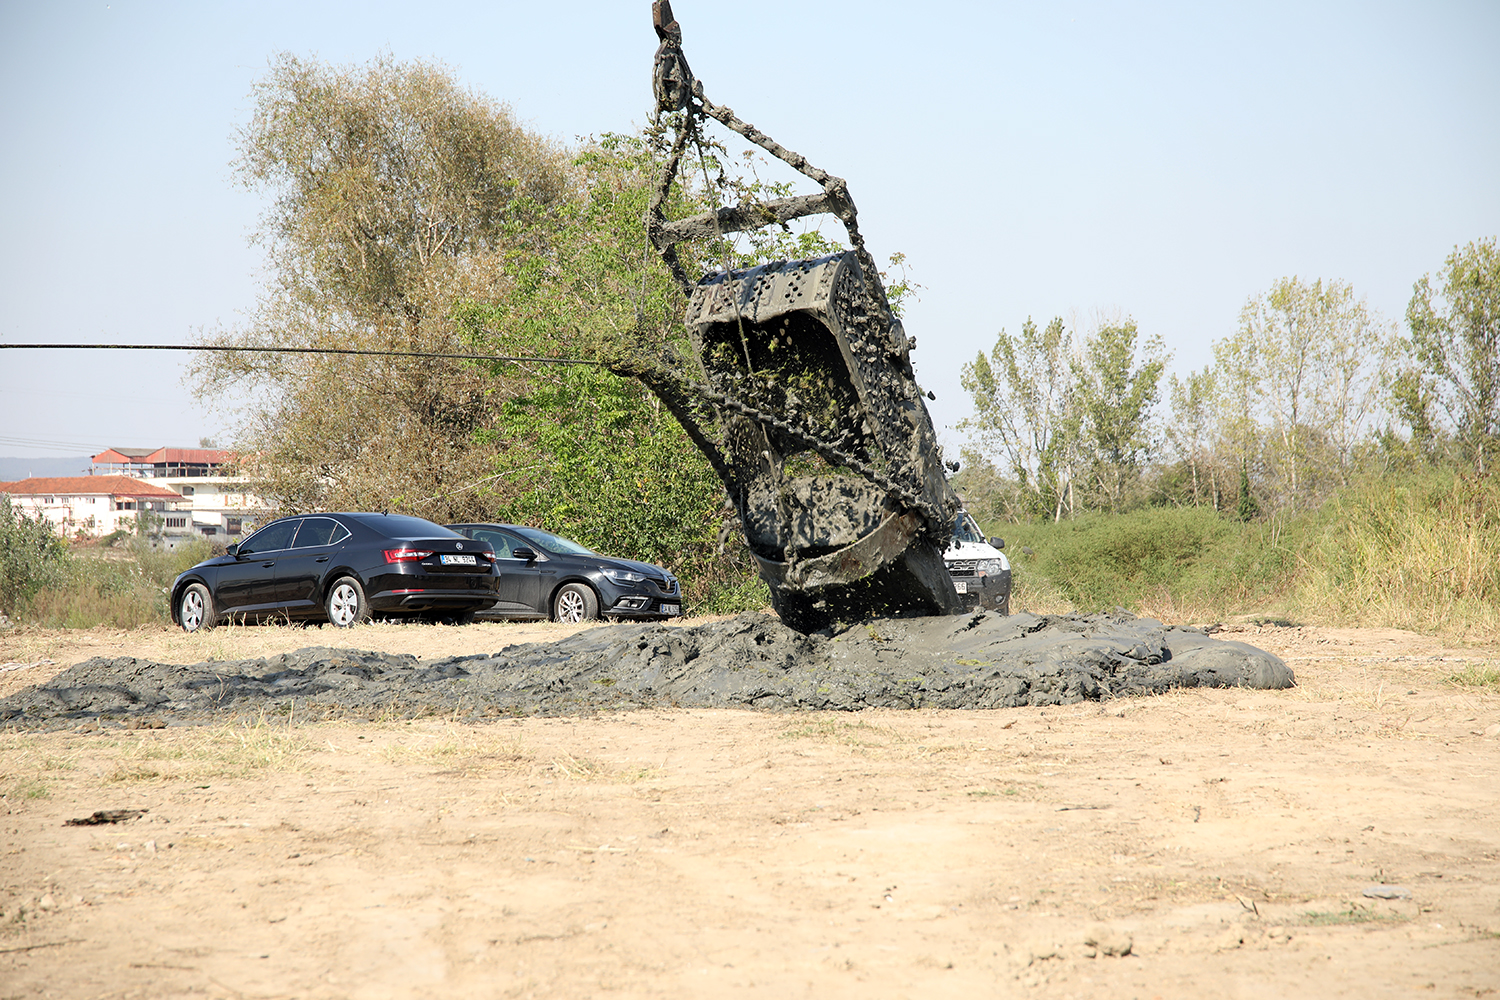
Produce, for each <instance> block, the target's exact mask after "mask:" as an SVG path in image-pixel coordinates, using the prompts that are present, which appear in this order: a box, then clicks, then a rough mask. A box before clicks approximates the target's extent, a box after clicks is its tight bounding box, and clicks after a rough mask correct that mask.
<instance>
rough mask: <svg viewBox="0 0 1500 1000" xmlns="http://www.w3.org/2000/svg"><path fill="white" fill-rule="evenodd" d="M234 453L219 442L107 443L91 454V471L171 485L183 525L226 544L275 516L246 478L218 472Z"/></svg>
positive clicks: (162, 486) (166, 486) (166, 485)
mask: <svg viewBox="0 0 1500 1000" xmlns="http://www.w3.org/2000/svg"><path fill="white" fill-rule="evenodd" d="M233 457H234V455H233V453H232V452H228V451H224V450H223V449H220V448H154V449H153V448H110V449H108V450H107V451H102V452H100V453H99V454H97V455H95V456H94V458H93V471H94V474H95V475H96V476H97V475H101V474H104V475H108V474H118V475H122V476H132V477H135V478H138V479H140V480H141V481H142V482H145V483H150V484H152V485H153V486H159V487H161V488H163V489H167V490H171V491H172V492H173V493H176V494H177V495H178V496H180V497H182V498H183V500H184V501H185V502H184V503H183V504H181V505H179V507H178V508H177V510H185V511H187V512H188V520H187V523H186V526H185V528H183V529H182V530H184V531H185V532H191V533H192V534H195V535H204V536H207V537H209V538H212V539H214V540H216V541H220V542H223V543H225V544H228V543H231V542H237V541H239V540H240V538H242V537H243V536H244V535H247V534H249V533H250V532H251V531H254V530H255V528H256V526H257V525H258V524H259V523H263V522H265V521H267V520H270V519H271V518H272V517H274V516H275V514H274V512H271V511H270V510H269V508H267V506H266V504H265V503H264V502H262V501H261V499H260V498H259V497H257V496H255V494H253V493H251V492H249V491H248V490H247V489H246V488H245V487H246V485H247V484H248V483H249V480H248V479H245V478H243V477H239V476H226V475H223V474H222V471H221V470H222V469H223V467H224V466H225V465H227V464H228V463H229V462H230V461H231V460H232V459H233ZM168 533H169V534H170V533H172V532H170V531H169V532H168Z"/></svg>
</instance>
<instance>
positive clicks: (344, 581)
mask: <svg viewBox="0 0 1500 1000" xmlns="http://www.w3.org/2000/svg"><path fill="white" fill-rule="evenodd" d="M323 610H325V611H327V612H328V620H329V621H330V622H332V623H333V624H334V625H336V626H338V627H339V628H348V627H349V626H350V625H358V624H359V623H360V622H367V621H369V620H370V604H369V602H368V601H366V600H365V588H363V587H361V586H360V585H359V581H358V580H356V579H354V578H353V577H348V576H341V577H339V578H338V579H337V580H335V581H334V583H333V586H332V587H329V588H328V599H327V600H325V601H324V602H323Z"/></svg>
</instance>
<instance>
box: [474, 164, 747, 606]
mask: <svg viewBox="0 0 1500 1000" xmlns="http://www.w3.org/2000/svg"><path fill="white" fill-rule="evenodd" d="M576 167H577V168H578V170H579V171H580V175H581V176H582V177H583V187H584V197H583V198H581V199H579V200H577V201H575V202H572V203H569V204H567V205H564V206H561V207H559V209H558V211H557V213H556V214H555V217H554V219H553V220H552V225H551V228H550V230H549V233H548V240H547V244H546V245H545V246H544V247H540V248H539V247H536V246H532V245H518V246H516V247H514V248H512V249H511V250H510V251H509V252H508V253H507V254H506V256H505V268H506V271H507V273H509V274H511V275H513V276H514V280H513V282H512V284H511V285H510V287H509V288H508V289H507V290H506V293H505V294H504V295H503V296H499V297H497V298H495V299H493V300H491V301H486V302H480V301H470V302H466V303H464V304H462V305H461V306H460V307H459V309H458V310H457V312H456V317H457V320H458V322H459V324H460V325H461V326H462V327H463V329H464V330H465V333H466V337H467V339H468V340H469V341H470V342H471V343H472V344H473V345H474V346H476V347H478V348H480V349H482V350H484V351H486V352H492V353H500V354H506V355H513V356H528V357H538V356H548V355H557V354H567V355H569V356H572V357H582V358H587V359H592V360H596V361H598V362H600V363H599V364H598V365H544V364H532V363H525V362H519V363H497V364H495V365H493V366H492V368H491V374H492V375H493V376H494V377H495V379H496V380H497V382H500V381H504V380H507V379H509V380H511V381H512V382H513V383H515V384H516V385H517V386H518V388H517V389H516V390H515V391H512V392H509V393H508V394H507V395H506V397H505V398H504V400H503V402H502V403H501V404H500V407H499V411H498V416H497V420H496V422H495V424H494V426H493V427H492V428H490V429H487V430H486V431H484V432H483V434H482V435H481V436H482V437H483V438H485V439H486V440H487V441H490V442H493V443H494V444H495V445H496V447H495V448H494V449H493V463H494V477H493V479H492V480H491V481H490V482H488V483H486V484H485V486H484V487H483V491H484V493H485V494H486V501H485V502H486V503H488V504H489V505H490V506H491V509H492V510H493V511H494V514H493V515H492V516H494V517H498V518H503V519H506V520H511V521H516V522H520V523H526V524H535V525H539V526H543V527H546V528H548V529H549V530H553V531H558V532H561V533H563V534H566V535H569V536H570V537H573V538H576V539H577V540H578V541H580V542H583V543H584V544H586V545H589V546H592V547H597V548H600V549H604V550H607V551H610V552H615V553H619V554H624V555H630V556H634V557H635V558H640V559H645V560H648V561H652V562H658V563H663V564H665V565H668V566H670V567H672V568H673V569H674V570H676V571H677V572H678V573H679V574H680V575H681V576H683V578H684V579H685V580H686V581H688V586H690V587H696V592H692V591H690V593H689V597H690V599H691V598H697V599H699V600H700V601H701V600H708V599H709V594H708V591H709V590H711V589H714V588H716V587H724V586H726V585H728V586H729V587H730V588H731V589H733V587H735V586H738V585H741V584H743V583H744V582H745V577H746V576H747V575H753V572H754V571H753V568H752V567H751V566H750V565H749V562H748V557H743V556H742V555H741V554H740V553H738V551H737V549H736V548H733V547H731V548H730V549H729V551H728V552H727V553H721V551H720V548H721V546H720V538H721V534H722V529H723V528H724V525H725V519H726V517H727V516H728V515H729V513H730V511H729V507H728V504H727V497H726V496H725V494H724V489H723V486H722V484H721V483H720V481H719V479H718V477H717V476H716V475H715V474H714V471H713V469H712V468H711V467H710V465H709V463H708V460H707V459H706V458H704V456H703V455H702V454H701V453H700V452H699V451H698V449H697V448H696V447H695V446H694V444H693V442H692V441H691V440H690V439H689V437H688V435H687V434H686V433H685V432H684V430H683V429H682V427H681V426H680V425H679V424H678V423H677V421H676V420H675V419H674V418H673V416H672V414H671V413H670V412H669V411H667V410H666V408H665V407H664V406H663V405H662V403H661V402H660V401H659V400H658V399H657V398H656V397H655V396H653V395H652V394H651V393H650V392H649V391H648V390H647V389H646V388H645V387H644V386H643V385H642V384H641V383H640V382H638V381H636V380H634V379H630V378H623V377H620V376H618V375H615V374H612V373H611V372H610V371H608V370H606V368H605V365H606V364H608V363H612V362H615V361H618V360H619V359H621V358H622V357H626V356H631V357H645V358H658V359H660V358H670V359H673V360H674V361H680V358H681V356H682V355H683V354H684V352H683V351H682V348H683V346H684V344H685V336H686V332H685V330H684V328H683V325H682V305H683V302H682V293H681V291H680V290H679V289H678V288H677V285H676V284H675V282H674V281H673V280H672V276H671V274H670V273H669V272H668V271H667V269H666V266H665V265H664V264H663V263H662V261H661V259H660V257H659V256H658V255H657V253H656V251H655V250H654V248H652V246H651V245H650V243H649V241H648V240H647V238H646V233H645V229H644V227H643V226H642V225H641V218H642V216H643V215H644V213H645V211H646V206H647V204H648V202H649V200H650V197H651V186H652V184H653V182H654V178H655V174H656V170H657V168H658V163H657V161H656V159H655V154H654V153H653V152H652V151H651V149H650V147H649V145H648V144H647V143H646V142H644V141H643V140H642V139H641V138H640V137H637V136H622V135H606V136H604V137H602V138H601V139H599V140H598V141H596V142H593V143H590V144H589V145H588V146H586V147H585V148H584V149H583V150H582V151H581V153H580V154H579V156H578V158H577V160H576ZM674 198H676V199H678V200H679V204H676V205H674V206H672V209H673V212H674V214H687V213H688V212H689V211H690V210H696V208H697V206H698V205H699V204H700V203H699V201H698V200H697V198H696V195H695V194H694V193H693V192H692V191H684V190H681V189H677V190H676V191H675V192H674ZM718 249H721V250H722V249H724V248H718ZM686 250H687V248H684V251H685V252H686ZM687 263H688V264H689V265H690V266H698V264H699V263H700V262H698V261H694V260H692V259H691V258H690V259H689V260H688V261H687ZM756 600H757V601H763V600H764V598H763V596H757V597H756ZM700 606H701V605H700ZM757 606H759V605H758V604H757Z"/></svg>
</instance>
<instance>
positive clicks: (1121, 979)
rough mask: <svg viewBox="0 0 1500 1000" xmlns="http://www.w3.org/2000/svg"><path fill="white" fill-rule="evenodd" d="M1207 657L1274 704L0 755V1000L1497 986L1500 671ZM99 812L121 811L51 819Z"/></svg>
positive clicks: (288, 732)
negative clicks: (1288, 686)
mask: <svg viewBox="0 0 1500 1000" xmlns="http://www.w3.org/2000/svg"><path fill="white" fill-rule="evenodd" d="M564 634H567V632H566V631H565V630H563V629H562V628H560V627H559V626H555V625H496V624H486V625H478V626H469V627H467V628H445V627H442V626H396V625H379V626H371V627H369V628H366V629H359V630H355V631H352V632H348V633H335V632H333V630H331V629H321V630H318V629H279V628H271V627H262V628H257V627H251V628H239V629H217V630H214V631H213V632H211V633H208V634H206V635H200V636H185V635H182V634H180V633H172V632H167V631H162V630H153V631H141V632H135V633H110V632H88V633H68V634H65V633H38V632H32V633H6V634H0V695H3V694H6V693H10V692H12V691H14V690H17V689H18V688H19V687H21V686H24V685H25V684H29V683H35V682H36V681H38V680H42V679H45V678H46V677H48V676H50V675H51V674H53V673H55V672H57V671H59V670H61V669H63V668H64V667H66V666H68V665H70V664H72V663H74V662H77V661H79V660H82V659H85V658H87V657H89V656H92V655H107V656H115V655H122V654H123V655H136V656H142V657H149V658H152V659H157V660H166V661H168V662H184V663H186V662H196V661H201V660H204V659H208V658H213V657H217V658H223V659H230V658H237V657H242V656H250V655H263V654H265V653H272V652H280V651H283V650H290V649H296V648H300V647H302V646H308V645H348V646H351V647H355V648H375V649H383V650H389V651H393V652H412V653H417V654H418V655H422V656H434V657H435V656H444V655H453V654H457V653H466V652H493V651H495V650H497V649H499V648H501V647H503V646H505V645H507V644H509V643H512V642H529V641H546V640H547V639H549V638H557V637H561V636H562V635H564ZM1221 637H1223V638H1236V639H1242V640H1244V641H1247V642H1250V643H1253V644H1255V645H1258V646H1261V647H1263V648H1265V649H1268V650H1270V651H1272V652H1275V653H1277V654H1279V655H1281V656H1282V657H1284V658H1285V659H1286V660H1287V661H1288V662H1289V663H1290V664H1291V666H1292V667H1293V669H1294V670H1295V671H1296V673H1297V678H1298V682H1299V686H1298V687H1297V688H1295V689H1293V690H1290V691H1279V692H1265V691H1245V690H1189V691H1177V692H1173V693H1171V694H1168V695H1165V696H1160V697H1152V698H1142V699H1124V700H1118V701H1112V702H1107V703H1104V704H1097V703H1094V704H1079V705H1072V706H1066V707H1062V708H1047V709H1035V708H1031V709H1006V710H999V711H994V712H953V713H940V712H927V711H919V712H895V711H878V712H874V711H872V712H865V713H860V714H857V715H854V714H813V713H797V714H763V713H752V712H733V711H650V712H635V713H629V714H624V715H612V716H601V717H592V718H568V719H519V720H508V721H505V722H499V723H495V724H492V725H486V726H459V725H454V724H451V723H445V722H443V721H432V720H423V721H420V722H415V723H405V722H400V723H397V722H392V723H384V724H379V723H377V724H368V725H359V726H353V725H348V724H332V723H329V724H319V725H301V724H298V723H297V722H296V721H295V720H293V721H292V723H291V724H290V725H289V724H288V723H287V721H286V720H285V719H284V718H278V719H277V720H276V721H275V722H271V721H264V722H262V723H260V724H248V725H247V724H244V723H237V724H234V725H225V726H220V727H191V728H187V727H185V728H175V727H174V728H167V729H161V730H152V729H141V730H136V731H128V732H127V731H122V730H115V731H105V732H97V733H82V732H64V733H49V734H14V733H12V734H4V735H0V794H3V800H0V809H3V812H0V829H3V837H0V842H3V843H4V845H5V846H4V850H5V855H4V865H3V867H0V911H3V916H0V921H3V924H0V998H3V997H32V996H55V997H128V996H139V997H189V996H191V997H223V998H239V997H257V998H263V997H264V998H270V997H309V998H325V997H326V998H338V997H359V998H364V997H371V998H374V997H459V998H464V997H528V996H537V997H564V996H566V997H572V996H599V995H611V996H621V997H635V996H641V997H647V996H650V997H659V996H671V997H703V996H776V997H782V996H818V997H826V996H849V997H870V996H879V997H903V996H911V997H917V996H943V997H949V996H1001V997H1008V996H1018V997H1032V996H1035V997H1059V998H1061V997H1140V998H1151V997H1195V998H1197V997H1277V996H1286V997H1340V996H1348V997H1387V996H1390V997H1396V996H1401V997H1406V996H1419V997H1430V996H1438V997H1454V996H1458V997H1480V996H1487V995H1489V994H1492V993H1495V992H1496V991H1497V990H1500V691H1497V689H1496V687H1495V686H1493V685H1489V686H1482V687H1473V686H1465V685H1463V684H1459V683H1455V682H1454V681H1453V680H1451V678H1452V677H1453V676H1454V675H1455V674H1458V675H1460V676H1463V675H1465V674H1466V672H1467V674H1468V675H1469V676H1473V673H1474V672H1475V671H1482V670H1485V669H1492V668H1494V667H1495V666H1496V665H1497V664H1500V648H1497V647H1466V648H1462V649H1451V648H1443V646H1442V644H1441V643H1439V642H1438V641H1436V640H1433V639H1430V638H1426V637H1422V636H1418V635H1414V634H1411V633H1404V632H1395V631H1372V630H1338V629H1307V628H1274V627H1267V628H1256V627H1253V626H1250V627H1239V628H1236V629H1232V630H1228V631H1226V632H1225V633H1221ZM44 661H51V662H44ZM7 667H9V668H10V669H6V668H7ZM107 809H143V810H147V812H145V813H144V814H143V815H142V816H140V817H139V818H136V819H134V820H130V821H126V822H123V823H120V824H117V825H104V826H65V825H64V823H65V821H67V820H69V819H74V818H82V817H87V816H89V815H90V814H92V813H93V812H94V811H96V810H107ZM1374 886H1385V887H1386V888H1385V889H1383V890H1380V891H1381V892H1382V893H1384V894H1385V895H1389V896H1392V897H1395V898H1391V899H1379V898H1371V897H1369V896H1367V895H1365V892H1366V890H1368V889H1370V888H1371V887H1374Z"/></svg>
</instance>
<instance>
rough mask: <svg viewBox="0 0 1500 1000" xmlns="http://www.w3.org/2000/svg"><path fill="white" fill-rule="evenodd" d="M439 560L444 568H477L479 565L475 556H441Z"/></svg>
mask: <svg viewBox="0 0 1500 1000" xmlns="http://www.w3.org/2000/svg"><path fill="white" fill-rule="evenodd" d="M438 559H439V561H441V562H442V564H443V565H444V566H477V565H478V564H479V563H478V560H476V559H475V558H474V557H473V556H469V555H463V556H450V555H442V556H439V557H438Z"/></svg>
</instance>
